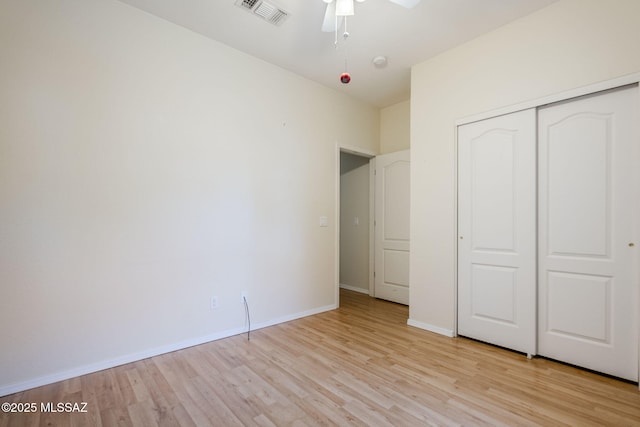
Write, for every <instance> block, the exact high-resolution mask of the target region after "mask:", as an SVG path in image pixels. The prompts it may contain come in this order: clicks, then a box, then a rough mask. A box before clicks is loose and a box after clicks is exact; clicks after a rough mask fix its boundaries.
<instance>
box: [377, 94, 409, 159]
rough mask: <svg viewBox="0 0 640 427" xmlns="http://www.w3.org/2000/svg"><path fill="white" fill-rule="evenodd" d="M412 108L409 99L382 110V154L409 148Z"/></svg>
mask: <svg viewBox="0 0 640 427" xmlns="http://www.w3.org/2000/svg"><path fill="white" fill-rule="evenodd" d="M410 110H411V102H410V101H408V100H407V101H403V102H399V103H397V104H394V105H391V106H389V107H386V108H382V109H381V110H380V154H387V153H393V152H396V151H401V150H408V149H409V141H410V137H409V134H410V126H409V123H410V118H411V114H410Z"/></svg>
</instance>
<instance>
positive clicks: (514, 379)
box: [0, 290, 640, 427]
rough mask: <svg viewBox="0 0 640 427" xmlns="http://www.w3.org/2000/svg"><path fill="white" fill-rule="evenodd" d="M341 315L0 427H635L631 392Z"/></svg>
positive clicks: (197, 354) (28, 396) (221, 349)
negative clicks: (79, 407)
mask: <svg viewBox="0 0 640 427" xmlns="http://www.w3.org/2000/svg"><path fill="white" fill-rule="evenodd" d="M340 296H341V306H340V308H339V309H337V310H333V311H329V312H325V313H321V314H318V315H315V316H310V317H306V318H303V319H298V320H295V321H292V322H287V323H283V324H279V325H276V326H272V327H269V328H264V329H261V330H258V331H253V332H252V334H251V341H247V337H246V335H238V336H234V337H230V338H226V339H222V340H218V341H214V342H210V343H206V344H203V345H200V346H196V347H191V348H188V349H185V350H181V351H178V352H174V353H169V354H165V355H161V356H157V357H153V358H151V359H146V360H141V361H138V362H135V363H131V364H128V365H123V366H119V367H116V368H113V369H108V370H105V371H101V372H96V373H93V374H89V375H85V376H82V377H78V378H73V379H70V380H67V381H63V382H60V383H56V384H51V385H47V386H44V387H39V388H36V389H32V390H27V391H24V392H22V393H16V394H14V395H11V396H5V397H2V398H0V402H2V403H4V402H15V403H18V402H21V403H26V402H37V403H38V405H40V403H41V402H45V403H46V402H87V404H88V410H89V413H87V414H76V413H71V414H70V413H43V412H41V411H39V412H37V413H32V414H8V413H2V414H0V427H8V426H20V427H22V426H38V425H61V426H66V425H78V426H81V425H91V426H99V425H102V426H165V425H167V426H168V425H171V426H208V425H210V426H278V427H281V426H334V425H337V426H371V425H376V426H384V425H391V426H400V425H401V426H414V425H415V426H461V425H464V426H483V425H486V426H513V425H518V426H576V425H580V426H596V425H597V426H626V425H628V426H635V425H640V393H639V392H638V388H637V384H630V383H628V382H624V381H621V380H617V379H614V378H610V377H607V376H603V375H598V374H596V373H593V372H589V371H586V370H581V369H578V368H575V367H571V366H568V365H565V364H561V363H557V362H554V361H551V360H547V359H544V358H534V359H532V360H529V359H527V358H526V357H525V356H524V355H522V354H518V353H514V352H511V351H508V350H504V349H502V348H498V347H494V346H490V345H487V344H484V343H480V342H477V341H473V340H468V339H465V338H448V337H444V336H440V335H436V334H433V333H430V332H426V331H423V330H420V329H416V328H413V327H410V326H407V316H408V310H407V307H405V306H402V305H398V304H394V303H389V302H385V301H380V300H377V299H374V298H370V297H368V296H367V295H363V294H359V293H355V292H350V291H346V290H341V292H340Z"/></svg>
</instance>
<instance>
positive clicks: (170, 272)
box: [0, 0, 379, 395]
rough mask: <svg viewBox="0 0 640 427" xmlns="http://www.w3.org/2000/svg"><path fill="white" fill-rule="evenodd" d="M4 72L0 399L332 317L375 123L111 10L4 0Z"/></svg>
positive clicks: (95, 0)
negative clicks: (342, 217)
mask: <svg viewBox="0 0 640 427" xmlns="http://www.w3.org/2000/svg"><path fill="white" fill-rule="evenodd" d="M0 58H2V59H1V62H2V65H1V66H0V280H1V284H0V293H1V294H0V324H1V325H3V327H2V329H1V330H0V343H2V344H1V347H2V350H1V351H0V395H2V394H6V393H10V392H13V391H16V390H19V389H23V388H26V387H30V386H35V385H39V384H42V383H46V382H49V381H55V380H58V379H60V378H64V377H66V376H72V375H77V374H80V373H83V372H86V371H91V370H93V369H100V368H102V367H105V366H109V365H113V364H117V363H122V362H126V361H128V360H132V359H135V358H138V357H145V356H148V355H150V354H153V353H157V352H161V351H167V350H172V349H174V348H177V347H181V346H184V345H190V344H193V343H196V342H200V341H203V340H207V339H211V338H215V337H219V336H224V335H225V334H226V335H228V334H229V333H237V332H240V331H241V330H243V328H244V312H243V307H242V304H241V298H240V295H241V292H242V291H247V292H248V294H249V303H250V306H251V310H252V313H251V315H252V316H251V317H252V322H253V323H254V324H257V325H265V324H270V323H273V322H277V321H281V320H284V319H288V318H292V317H296V316H300V315H304V314H308V313H312V312H316V311H321V310H326V309H329V308H332V307H335V305H336V304H337V301H336V280H337V277H336V274H335V270H336V265H335V262H336V249H337V241H336V231H335V220H336V214H337V212H336V205H335V202H336V195H335V192H336V191H337V185H338V183H337V179H338V178H337V177H338V171H337V170H336V165H337V164H338V162H337V159H336V156H337V155H338V154H337V149H336V144H348V145H349V146H354V147H361V148H362V149H364V150H368V151H373V152H375V151H377V148H378V143H379V135H378V133H379V112H378V110H377V109H376V108H373V107H370V106H367V105H365V104H362V103H360V102H358V101H354V100H352V99H350V98H348V97H345V96H343V95H341V94H339V93H338V92H335V91H332V90H330V89H327V88H324V87H321V86H319V85H317V84H315V83H312V82H310V81H307V80H305V79H303V78H301V77H299V76H296V75H294V74H291V73H289V72H287V71H284V70H282V69H280V68H277V67H275V66H272V65H269V64H267V63H264V62H262V61H260V60H257V59H255V58H252V57H249V56H247V55H244V54H242V53H240V52H238V51H235V50H233V49H230V48H228V47H226V46H224V45H221V44H219V43H216V42H213V41H211V40H208V39H206V38H204V37H201V36H199V35H197V34H195V33H192V32H190V31H187V30H185V29H182V28H180V27H177V26H175V25H173V24H170V23H168V22H166V21H163V20H160V19H157V18H155V17H153V16H150V15H148V14H146V13H143V12H141V11H138V10H137V9H134V8H131V7H129V6H127V5H124V4H122V3H119V2H117V1H113V0H29V1H24V0H4V1H2V2H1V3H0ZM265 83H268V84H265ZM310 100H313V102H310ZM321 215H326V216H328V217H329V227H327V228H320V227H319V226H318V225H319V224H318V221H319V220H318V218H319V216H321ZM214 295H215V296H218V298H219V303H220V308H219V309H217V310H214V311H212V310H211V309H210V307H209V301H210V297H211V296H214Z"/></svg>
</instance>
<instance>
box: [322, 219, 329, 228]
mask: <svg viewBox="0 0 640 427" xmlns="http://www.w3.org/2000/svg"><path fill="white" fill-rule="evenodd" d="M328 225H329V218H327V217H326V216H321V217H320V227H327V226H328Z"/></svg>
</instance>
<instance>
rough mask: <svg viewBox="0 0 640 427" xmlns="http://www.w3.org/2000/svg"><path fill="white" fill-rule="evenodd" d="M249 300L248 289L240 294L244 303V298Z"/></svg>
mask: <svg viewBox="0 0 640 427" xmlns="http://www.w3.org/2000/svg"><path fill="white" fill-rule="evenodd" d="M245 298H246V300H247V301H249V293H248V292H247V291H242V295H241V296H240V302H241V303H243V304H244V300H245Z"/></svg>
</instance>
